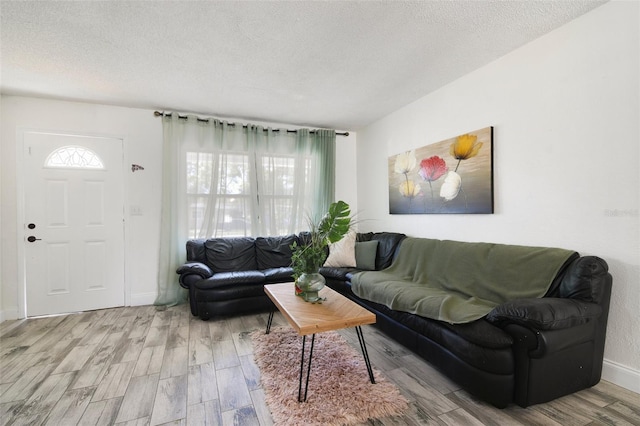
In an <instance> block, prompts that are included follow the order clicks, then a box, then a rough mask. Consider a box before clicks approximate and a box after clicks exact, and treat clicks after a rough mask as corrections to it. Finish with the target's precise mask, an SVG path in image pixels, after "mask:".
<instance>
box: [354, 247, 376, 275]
mask: <svg viewBox="0 0 640 426" xmlns="http://www.w3.org/2000/svg"><path fill="white" fill-rule="evenodd" d="M377 252H378V241H377V240H371V241H362V242H357V243H356V268H358V269H362V270H363V271H375V269H376V254H377Z"/></svg>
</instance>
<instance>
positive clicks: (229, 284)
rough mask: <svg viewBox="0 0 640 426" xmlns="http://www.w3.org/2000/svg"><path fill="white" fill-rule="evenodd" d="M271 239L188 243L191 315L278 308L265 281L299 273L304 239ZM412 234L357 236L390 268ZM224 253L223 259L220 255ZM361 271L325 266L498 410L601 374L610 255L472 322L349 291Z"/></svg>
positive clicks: (581, 262)
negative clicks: (296, 264) (297, 258)
mask: <svg viewBox="0 0 640 426" xmlns="http://www.w3.org/2000/svg"><path fill="white" fill-rule="evenodd" d="M272 238H273V239H267V240H266V241H262V240H261V242H260V243H259V244H256V242H257V241H258V240H259V239H255V240H253V239H214V240H207V241H204V240H195V241H190V242H189V243H188V244H187V257H188V259H189V261H188V263H187V264H185V265H184V266H182V267H181V268H180V269H178V273H179V274H180V283H181V285H182V286H183V287H185V288H188V289H189V294H190V303H191V311H192V313H193V315H197V316H200V317H201V318H202V319H208V318H209V317H210V316H213V315H220V314H233V313H238V312H247V311H256V310H265V309H270V308H272V305H271V302H270V301H269V299H268V298H267V297H266V296H265V295H264V292H263V289H262V286H263V285H264V284H265V283H269V282H283V281H287V280H290V279H291V277H290V273H291V271H290V269H288V267H287V266H283V265H286V259H287V257H288V258H289V259H290V250H287V249H288V246H289V245H290V244H289V243H292V242H293V241H294V240H295V239H296V238H297V239H298V241H304V239H301V238H300V236H295V235H292V236H287V237H272ZM404 238H405V235H404V234H398V233H385V232H380V233H359V234H357V241H360V242H362V241H370V240H376V241H378V244H377V251H376V259H375V270H382V269H385V268H387V267H388V266H390V265H391V263H392V261H393V260H394V257H395V256H397V253H398V251H399V248H400V247H401V245H402V241H403V240H404ZM258 246H260V247H262V248H261V249H260V250H259V251H258V249H257V247H258ZM252 247H253V248H252ZM264 248H266V249H264ZM252 250H253V253H255V254H254V255H253V256H254V257H258V256H263V255H264V254H265V253H267V259H271V260H269V261H268V262H266V261H264V260H262V261H260V262H258V260H257V259H254V260H250V259H249V258H250V257H251V253H252ZM219 255H220V256H222V258H223V259H224V262H220V260H219V259H218V260H216V259H214V258H215V257H217V256H219ZM271 255H273V257H272V256H271ZM236 257H237V259H236ZM220 268H222V269H220ZM247 268H255V269H251V270H249V269H247ZM358 271H359V270H358V269H357V268H339V267H338V268H326V267H324V268H321V270H320V272H321V273H322V274H323V275H324V276H325V278H326V281H327V285H328V286H329V287H331V288H333V289H334V290H336V291H338V292H340V293H342V294H344V295H346V296H347V297H349V298H351V299H352V300H354V301H356V302H357V303H359V304H361V305H363V306H365V307H367V308H368V309H369V310H371V311H372V312H374V313H375V314H376V317H377V323H376V326H377V327H379V328H380V329H381V330H382V331H384V332H385V333H386V334H388V335H389V336H390V337H391V338H393V339H395V340H397V341H398V342H400V343H402V344H403V345H405V346H406V347H408V348H409V349H411V350H412V351H414V352H415V353H417V354H418V355H420V356H421V357H423V358H424V359H425V360H427V361H428V362H429V363H430V364H432V365H433V366H434V367H436V368H437V369H438V370H440V371H441V372H442V373H443V374H445V375H446V376H448V377H449V378H450V379H452V380H453V381H455V382H456V383H458V384H459V385H460V386H461V387H463V388H464V389H466V390H467V391H469V392H470V393H472V394H474V395H475V396H477V397H479V398H480V399H483V400H485V401H487V402H489V403H491V404H493V405H495V406H496V407H505V406H507V405H509V404H511V403H516V404H518V405H520V406H522V407H527V406H529V405H533V404H537V403H541V402H546V401H549V400H552V399H555V398H557V397H560V396H563V395H567V394H569V393H573V392H576V391H578V390H581V389H584V388H587V387H590V386H593V385H595V384H596V383H598V381H599V380H600V376H601V372H602V360H603V354H604V343H605V335H606V327H607V318H608V311H609V300H610V295H611V285H612V278H611V275H610V274H609V273H608V266H607V264H606V262H605V261H604V260H602V259H600V258H598V257H595V256H584V257H581V256H579V255H578V253H575V254H574V255H573V256H572V257H571V258H570V259H569V260H568V261H567V262H566V263H565V264H564V265H563V267H562V268H561V269H560V271H559V272H558V274H557V276H556V278H555V279H554V280H553V283H552V284H551V287H550V289H549V291H548V292H547V294H546V295H545V297H542V298H537V299H526V300H520V301H512V302H508V303H505V304H503V305H500V306H498V307H496V308H495V309H494V310H493V311H492V312H490V313H489V314H488V315H487V316H486V317H483V318H481V319H479V320H476V321H473V322H470V323H464V324H449V323H446V322H442V321H437V320H432V319H428V318H424V317H421V316H418V315H414V314H410V313H405V312H399V311H394V310H391V309H389V308H388V307H386V306H384V305H381V304H377V303H374V302H371V301H368V300H364V299H361V298H359V297H358V296H356V295H355V294H354V293H353V291H352V289H351V279H352V277H353V274H354V273H356V272H358Z"/></svg>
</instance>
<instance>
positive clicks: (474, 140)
mask: <svg viewBox="0 0 640 426" xmlns="http://www.w3.org/2000/svg"><path fill="white" fill-rule="evenodd" d="M480 148H482V142H478V136H476V135H470V134H466V135H460V136H458V138H457V139H456V141H455V142H454V143H452V144H451V147H450V148H449V153H451V155H452V156H453V158H455V159H456V160H458V164H456V169H455V170H454V172H457V171H458V167H460V162H461V161H462V160H467V159H469V158H471V157H475V156H476V155H478V151H480Z"/></svg>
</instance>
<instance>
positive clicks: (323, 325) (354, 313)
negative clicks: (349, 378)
mask: <svg viewBox="0 0 640 426" xmlns="http://www.w3.org/2000/svg"><path fill="white" fill-rule="evenodd" d="M264 291H265V293H267V296H269V298H270V299H271V301H272V302H273V303H274V304H275V305H276V307H277V308H278V310H279V311H280V313H282V315H284V317H285V318H286V319H287V321H288V322H289V324H290V325H291V327H293V329H294V330H296V332H298V334H299V335H301V336H302V355H301V359H300V380H299V384H298V401H299V402H303V401H306V400H307V389H308V388H309V374H310V373H311V359H312V357H313V344H314V342H315V338H316V333H321V332H323V331H331V330H340V329H342V328H349V327H355V329H356V334H357V335H358V341H359V342H360V349H362V356H363V357H364V363H365V365H366V366H367V372H368V373H369V380H370V381H371V383H372V384H375V382H376V381H375V378H374V377H373V369H372V368H371V361H369V354H368V353H367V345H366V344H365V341H364V335H363V334H362V329H361V328H360V326H362V325H367V324H375V322H376V316H375V314H374V313H372V312H369V311H368V310H366V309H365V308H363V307H362V306H360V305H358V304H357V303H355V302H353V301H352V300H349V299H347V298H346V297H345V296H343V295H341V294H340V293H338V292H336V291H333V290H332V289H330V288H329V287H325V288H323V289H322V290H320V297H323V298H326V300H325V301H324V302H322V303H309V302H305V301H304V300H303V299H302V297H300V296H296V295H295V291H294V287H293V283H292V282H291V283H282V284H269V285H265V286H264ZM273 314H274V311H271V313H270V314H269V319H268V321H267V334H269V331H270V330H271V323H272V321H273ZM309 334H311V335H312V336H311V348H310V349H309V364H308V366H307V374H306V383H305V388H304V398H302V375H303V371H304V358H305V345H306V339H307V336H308V335H309Z"/></svg>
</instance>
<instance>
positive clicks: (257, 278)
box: [196, 271, 265, 290]
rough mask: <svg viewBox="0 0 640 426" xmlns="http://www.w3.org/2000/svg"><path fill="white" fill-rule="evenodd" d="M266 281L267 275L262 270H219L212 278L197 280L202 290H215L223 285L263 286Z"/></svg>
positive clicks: (197, 284) (197, 285) (197, 286)
mask: <svg viewBox="0 0 640 426" xmlns="http://www.w3.org/2000/svg"><path fill="white" fill-rule="evenodd" d="M264 283H265V277H264V274H263V273H262V272H260V271H236V272H218V273H217V274H214V275H213V276H212V277H211V278H207V279H206V280H202V281H199V282H197V283H196V288H199V289H201V290H215V289H220V288H223V287H240V286H246V285H257V286H260V287H262V286H263V285H264Z"/></svg>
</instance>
